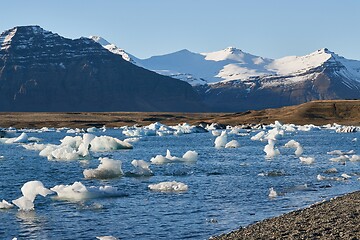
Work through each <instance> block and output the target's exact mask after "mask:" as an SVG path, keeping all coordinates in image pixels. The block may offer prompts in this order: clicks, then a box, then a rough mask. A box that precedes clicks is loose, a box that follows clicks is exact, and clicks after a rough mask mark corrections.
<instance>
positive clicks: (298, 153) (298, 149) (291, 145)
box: [285, 140, 304, 157]
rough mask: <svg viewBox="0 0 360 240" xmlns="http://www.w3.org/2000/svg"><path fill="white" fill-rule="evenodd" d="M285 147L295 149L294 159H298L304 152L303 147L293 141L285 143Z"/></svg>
mask: <svg viewBox="0 0 360 240" xmlns="http://www.w3.org/2000/svg"><path fill="white" fill-rule="evenodd" d="M285 147H288V148H295V156H296V157H300V156H301V154H303V152H304V149H303V147H302V146H301V145H300V143H298V142H297V141H295V140H290V141H289V142H287V143H286V144H285Z"/></svg>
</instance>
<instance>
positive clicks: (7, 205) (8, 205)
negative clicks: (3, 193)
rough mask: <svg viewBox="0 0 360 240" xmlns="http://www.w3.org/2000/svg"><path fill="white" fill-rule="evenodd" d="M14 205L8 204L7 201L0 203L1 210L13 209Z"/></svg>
mask: <svg viewBox="0 0 360 240" xmlns="http://www.w3.org/2000/svg"><path fill="white" fill-rule="evenodd" d="M13 206H14V205H12V204H11V203H8V202H7V201H5V200H2V201H1V202H0V209H9V208H12V207H13Z"/></svg>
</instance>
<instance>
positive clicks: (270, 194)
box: [269, 187, 278, 198]
mask: <svg viewBox="0 0 360 240" xmlns="http://www.w3.org/2000/svg"><path fill="white" fill-rule="evenodd" d="M277 196H278V194H277V192H276V191H275V190H274V188H272V187H271V188H270V189H269V198H276V197H277Z"/></svg>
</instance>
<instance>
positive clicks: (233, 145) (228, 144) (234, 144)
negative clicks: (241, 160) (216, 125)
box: [225, 140, 240, 148]
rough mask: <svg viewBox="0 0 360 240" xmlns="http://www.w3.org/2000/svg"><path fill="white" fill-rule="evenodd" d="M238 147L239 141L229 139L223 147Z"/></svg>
mask: <svg viewBox="0 0 360 240" xmlns="http://www.w3.org/2000/svg"><path fill="white" fill-rule="evenodd" d="M238 147H240V143H239V142H238V141H236V140H231V141H230V142H228V143H227V144H226V145H225V148H238Z"/></svg>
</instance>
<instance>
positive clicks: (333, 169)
mask: <svg viewBox="0 0 360 240" xmlns="http://www.w3.org/2000/svg"><path fill="white" fill-rule="evenodd" d="M337 172H338V170H337V169H336V168H329V169H326V170H325V171H324V173H337Z"/></svg>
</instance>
